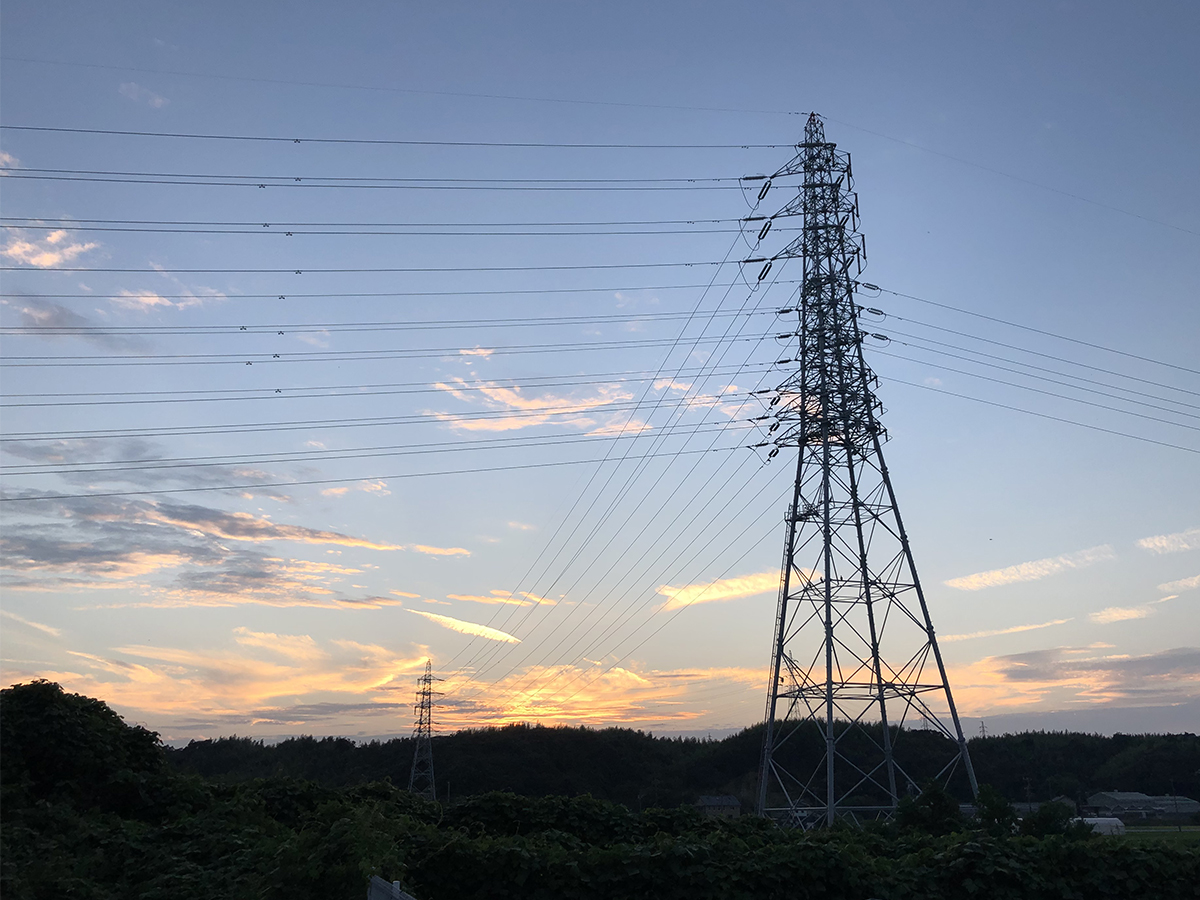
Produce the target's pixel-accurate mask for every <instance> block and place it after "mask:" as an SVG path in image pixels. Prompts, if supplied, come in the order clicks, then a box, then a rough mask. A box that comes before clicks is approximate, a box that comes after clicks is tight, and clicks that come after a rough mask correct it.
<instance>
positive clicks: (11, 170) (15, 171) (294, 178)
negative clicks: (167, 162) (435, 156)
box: [0, 166, 745, 184]
mask: <svg viewBox="0 0 1200 900" xmlns="http://www.w3.org/2000/svg"><path fill="white" fill-rule="evenodd" d="M0 172H5V173H8V174H9V175H21V174H25V173H28V172H36V173H39V174H44V175H114V176H122V177H130V178H234V179H238V180H239V181H253V182H256V183H257V182H263V181H288V182H292V183H295V182H302V183H303V182H305V181H348V182H356V181H378V182H381V183H389V182H390V183H396V184H425V183H430V184H449V183H456V182H459V183H463V184H719V183H724V182H729V181H734V182H741V181H744V180H745V179H744V177H742V176H726V177H698V178H686V177H685V178H413V177H403V178H400V177H394V176H382V175H237V174H233V173H228V172H218V173H211V172H117V171H110V170H106V169H40V168H34V167H31V166H0Z"/></svg>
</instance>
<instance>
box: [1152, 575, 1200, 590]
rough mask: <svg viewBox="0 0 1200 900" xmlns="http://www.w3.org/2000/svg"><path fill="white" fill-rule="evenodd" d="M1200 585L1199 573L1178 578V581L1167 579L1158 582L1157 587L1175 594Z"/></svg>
mask: <svg viewBox="0 0 1200 900" xmlns="http://www.w3.org/2000/svg"><path fill="white" fill-rule="evenodd" d="M1197 587H1200V575H1193V576H1191V577H1190V578H1180V579H1179V580H1178V581H1168V582H1166V583H1164V584H1160V585H1159V586H1158V589H1159V590H1160V591H1163V592H1165V593H1168V594H1175V593H1178V592H1179V591H1190V590H1191V589H1192V588H1197Z"/></svg>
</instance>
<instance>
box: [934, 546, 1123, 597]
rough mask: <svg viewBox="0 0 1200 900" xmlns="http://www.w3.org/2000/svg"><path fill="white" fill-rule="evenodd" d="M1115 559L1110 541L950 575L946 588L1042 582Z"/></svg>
mask: <svg viewBox="0 0 1200 900" xmlns="http://www.w3.org/2000/svg"><path fill="white" fill-rule="evenodd" d="M1110 559H1116V554H1115V553H1113V548H1112V547H1111V546H1109V545H1108V544H1104V545H1102V546H1100V547H1091V548H1090V549H1087V550H1080V551H1079V552H1078V553H1067V554H1064V555H1062V556H1051V557H1048V558H1046V559H1035V560H1033V561H1031V562H1023V563H1018V564H1017V565H1015V566H1008V567H1007V568H1003V569H992V570H991V571H988V572H976V573H975V574H974V575H964V576H962V577H961V578H951V579H950V580H949V581H947V582H945V584H946V586H947V587H952V588H957V589H958V590H960V591H981V590H983V589H984V588H990V587H999V586H1000V585H1004V584H1016V583H1018V582H1022V581H1040V580H1041V579H1043V578H1048V577H1050V576H1051V575H1057V574H1058V573H1059V572H1065V571H1067V570H1069V569H1083V568H1086V567H1087V566H1090V565H1094V564H1095V563H1098V562H1104V561H1105V560H1110Z"/></svg>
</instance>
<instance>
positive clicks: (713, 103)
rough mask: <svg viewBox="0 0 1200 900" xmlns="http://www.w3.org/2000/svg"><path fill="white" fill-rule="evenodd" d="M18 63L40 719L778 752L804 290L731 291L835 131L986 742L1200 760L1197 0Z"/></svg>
mask: <svg viewBox="0 0 1200 900" xmlns="http://www.w3.org/2000/svg"><path fill="white" fill-rule="evenodd" d="M3 24H4V28H3V34H2V44H0V66H2V69H0V74H2V76H3V80H2V82H0V92H2V93H0V110H2V114H3V115H2V119H0V125H3V126H4V127H3V129H0V164H2V165H3V176H4V177H3V179H2V180H0V199H2V202H3V220H2V221H0V225H2V226H3V232H4V233H3V238H2V241H0V254H2V257H3V258H2V259H0V265H2V266H3V267H4V268H3V271H0V276H2V281H0V302H2V304H3V305H2V306H0V326H2V327H3V368H2V369H0V376H2V379H3V381H2V387H3V393H4V399H3V409H2V412H3V435H2V437H3V442H2V443H0V453H2V456H0V462H2V465H3V469H2V475H3V501H2V502H0V514H2V516H3V528H4V535H3V554H4V558H3V562H4V566H5V569H4V575H3V578H4V580H3V582H2V584H3V595H2V605H0V651H2V657H3V659H2V664H3V677H4V684H5V685H7V684H12V683H15V682H18V681H26V680H29V679H32V678H49V679H52V680H55V681H58V682H60V683H62V684H63V685H64V686H65V687H67V688H68V689H70V690H73V691H79V692H82V693H85V694H89V695H92V696H97V697H101V698H103V699H105V700H107V701H109V702H110V703H112V704H113V706H114V707H115V708H116V709H117V710H118V711H120V712H121V713H122V714H123V715H124V716H126V717H127V718H128V719H130V720H131V721H136V722H139V723H143V724H146V725H148V726H149V727H151V728H153V729H155V730H157V731H159V732H161V734H162V735H163V737H164V738H165V739H170V740H176V741H178V740H186V739H188V738H192V737H202V736H204V737H208V736H215V735H222V734H233V733H237V734H250V735H258V736H264V737H278V736H281V735H287V734H299V733H304V734H340V735H349V736H360V737H363V736H383V735H394V734H407V733H408V732H409V730H410V729H411V727H412V699H413V681H414V678H415V676H416V675H417V673H418V672H419V671H421V670H423V668H424V662H425V659H426V658H431V659H432V660H433V666H434V669H435V671H436V672H437V674H439V675H440V676H441V677H442V678H444V679H445V680H444V682H443V683H442V684H441V685H440V690H441V691H442V693H443V697H442V700H441V706H440V708H439V710H438V712H437V717H436V718H437V721H438V723H439V725H438V727H439V728H440V729H443V730H448V729H453V728H461V727H468V726H478V725H486V724H496V723H502V722H511V721H541V722H543V723H570V724H589V725H608V724H621V725H628V726H631V727H637V728H642V729H647V730H652V731H654V732H656V733H681V732H688V733H691V732H694V733H705V732H711V733H723V732H724V731H726V730H729V729H734V728H740V727H743V726H746V725H750V724H753V723H754V722H756V721H758V720H760V719H761V716H762V714H763V712H762V710H763V705H764V700H765V690H766V680H767V679H766V669H767V663H768V660H769V656H770V646H769V645H770V641H771V632H772V627H773V621H772V617H773V615H774V612H775V599H776V594H777V591H778V583H779V565H780V556H781V548H782V544H783V537H784V535H783V514H784V507H785V504H786V501H785V499H784V497H785V495H786V494H787V493H788V491H789V489H790V478H791V476H792V474H793V472H794V464H793V462H792V461H790V460H788V459H787V458H785V457H784V456H781V457H778V458H776V459H773V460H772V459H768V457H767V455H766V451H765V450H764V449H762V448H758V449H755V448H752V447H750V446H749V445H752V444H755V443H758V442H761V441H763V440H765V436H764V435H763V434H762V432H761V430H760V429H759V427H758V424H757V423H756V422H754V421H753V417H755V416H758V415H761V414H762V412H763V403H762V402H761V401H760V400H759V399H758V398H757V396H756V395H754V394H753V393H752V392H754V391H756V390H762V389H764V388H769V387H771V386H773V385H775V384H777V383H778V382H779V381H780V380H781V379H782V378H783V377H785V375H786V373H787V371H788V370H787V367H786V364H784V365H781V364H779V363H778V360H780V359H781V358H784V357H785V356H786V350H787V345H786V341H781V340H777V338H776V334H777V333H779V332H780V331H781V330H786V328H787V325H786V323H785V322H784V321H783V319H781V317H780V316H779V315H778V310H780V309H784V308H787V307H788V306H789V304H790V303H791V302H792V301H793V299H794V291H795V289H796V279H797V278H799V263H798V262H793V263H791V264H790V265H787V266H779V267H777V268H776V269H775V270H773V272H772V273H771V277H770V279H768V280H767V281H765V282H763V285H761V286H760V285H759V284H758V283H757V282H756V280H755V279H756V278H757V274H758V268H759V267H758V266H755V267H753V268H752V269H751V268H747V269H746V270H745V271H744V272H743V270H742V267H741V266H739V261H740V260H743V259H746V258H748V257H753V256H757V255H762V254H761V253H760V252H759V251H760V250H765V251H769V252H773V251H774V250H776V249H778V248H780V247H782V246H783V242H785V241H788V240H790V239H791V237H794V234H791V235H790V236H789V232H788V231H787V229H788V228H796V227H798V226H799V222H798V220H794V219H793V220H790V221H787V220H781V222H780V223H778V227H777V229H776V231H775V232H774V233H772V234H771V235H770V236H768V237H766V238H764V239H763V242H762V243H761V244H760V243H759V242H758V241H757V236H758V224H757V223H755V224H754V225H751V226H743V225H742V224H741V222H740V220H741V219H742V218H743V217H745V216H748V215H760V214H764V213H766V214H770V213H771V212H774V211H775V210H776V209H778V208H779V207H780V206H782V205H783V204H784V203H785V202H787V200H788V199H790V198H791V197H792V196H794V195H795V185H794V182H791V183H780V184H778V185H774V186H773V187H772V189H771V190H770V191H769V192H768V193H767V194H766V196H765V197H763V198H761V200H760V199H759V197H758V193H759V189H760V186H761V184H762V182H760V181H755V182H739V181H738V179H739V178H740V177H741V176H745V175H759V174H764V173H770V172H773V171H775V170H776V169H778V168H779V167H780V166H782V165H783V164H784V163H786V162H787V161H788V160H789V159H790V158H791V156H792V155H793V154H794V153H795V150H794V148H793V147H792V145H793V144H794V143H795V142H796V141H797V140H799V139H800V136H801V131H802V128H803V124H804V121H805V117H806V116H807V115H808V113H809V112H810V111H812V110H815V111H817V112H819V113H821V114H822V115H823V116H824V117H825V127H826V134H827V137H828V139H829V140H831V141H835V142H837V144H838V146H839V147H840V148H841V149H844V150H847V151H849V152H850V153H851V154H852V156H853V161H854V175H855V178H856V187H857V190H858V192H859V207H860V212H861V216H862V222H861V228H862V231H863V232H864V233H865V235H866V239H867V249H868V260H869V266H868V268H867V269H866V270H865V271H864V273H863V275H862V278H863V279H864V280H865V281H866V282H869V283H871V284H872V285H877V286H878V290H864V291H863V292H862V293H860V295H859V299H860V302H862V303H864V304H866V305H867V306H869V307H871V308H872V309H874V310H878V311H879V314H876V313H870V314H868V315H867V316H866V317H865V318H864V323H865V327H866V329H867V330H868V331H869V332H873V333H876V334H880V335H885V336H886V339H880V338H871V339H869V340H868V343H867V349H866V353H867V358H868V361H869V362H870V364H871V365H872V366H873V367H874V368H875V370H876V371H877V372H878V374H879V376H880V382H881V383H880V387H879V398H880V400H881V401H882V402H883V404H884V406H885V408H886V413H885V414H884V416H883V421H884V424H885V425H886V426H887V428H888V431H889V434H890V441H889V442H888V443H887V445H886V447H885V452H886V454H887V459H888V464H889V467H890V468H891V470H892V475H893V479H894V483H895V486H896V489H897V492H898V499H899V502H900V506H901V509H902V512H903V514H904V517H905V523H906V526H907V529H908V532H909V534H910V536H911V539H912V542H913V550H914V554H915V558H916V563H917V568H918V572H919V573H920V575H921V578H922V580H923V582H924V585H925V589H926V593H927V595H928V598H929V603H930V607H931V614H932V616H933V621H934V623H935V626H936V628H937V631H938V634H939V636H940V640H941V642H942V649H943V652H944V655H945V657H946V661H947V665H948V667H949V675H950V680H951V686H952V689H953V691H954V693H955V697H956V699H957V701H958V704H959V707H960V709H961V710H962V712H963V714H964V716H965V718H966V724H967V728H968V730H969V732H970V733H972V734H973V733H976V730H977V729H978V727H979V722H980V720H982V721H983V722H984V723H985V724H986V726H987V728H988V730H989V731H999V730H1004V729H1018V728H1027V727H1039V728H1081V729H1085V730H1097V731H1107V732H1112V731H1121V730H1124V731H1143V730H1159V731H1166V730H1174V731H1180V730H1191V731H1195V730H1196V727H1197V723H1200V352H1197V347H1198V346H1200V303H1198V302H1197V300H1198V296H1197V287H1198V284H1200V279H1198V278H1197V266H1196V261H1197V259H1198V258H1200V253H1198V251H1200V167H1197V165H1196V159H1197V158H1200V98H1198V92H1197V90H1196V85H1197V84H1200V62H1198V61H1197V56H1196V53H1195V48H1194V46H1193V44H1194V36H1195V34H1196V33H1197V29H1198V28H1200V9H1198V8H1197V7H1196V6H1195V5H1194V4H1188V3H1183V2H1177V3H1156V4H1149V5H1145V4H1142V5H1136V6H1135V5H1132V4H1127V3H1115V2H1100V3H1083V2H1062V3H1055V4H1046V3H1040V2H1023V3H1022V2H1018V3H1005V4H988V5H986V6H984V5H975V4H972V5H964V4H959V3H948V2H940V3H939V2H933V3H913V2H901V3H888V4H885V3H880V2H847V3H837V4H812V3H750V4H737V5H731V4H715V3H686V4H685V3H657V4H646V3H622V2H618V3H605V4H581V3H553V4H552V3H511V4H485V3H454V2H450V3H440V4H414V3H407V2H388V3H358V4H350V5H336V4H320V3H311V2H306V3H289V4H283V3H259V4H245V3H242V4H233V3H222V2H216V3H205V4H191V5H183V4H162V3H149V2H144V3H139V2H122V3H118V4H94V3H82V2H61V3H54V4H47V3H35V2H29V0H11V2H7V3H6V4H5V7H4V23H3ZM39 128H41V129H51V130H37V129H39ZM53 129H68V130H53ZM69 129H76V130H74V131H72V130H69ZM97 132H108V133H97ZM114 132H122V133H121V134H117V133H114ZM268 138H270V140H267V139H268Z"/></svg>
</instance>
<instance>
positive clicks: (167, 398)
mask: <svg viewBox="0 0 1200 900" xmlns="http://www.w3.org/2000/svg"><path fill="white" fill-rule="evenodd" d="M770 365H771V363H755V364H752V365H751V366H748V368H755V367H762V366H770ZM681 371H683V372H686V373H688V374H685V375H683V376H682V377H691V371H692V370H681ZM697 371H698V370H697ZM735 371H736V370H734V369H732V368H730V369H726V370H722V371H721V372H716V373H713V374H715V375H732V374H734V373H735ZM656 377H657V374H656V373H655V372H652V371H650V370H642V371H630V370H626V371H622V372H593V373H590V374H585V375H578V376H574V377H571V376H558V375H531V376H527V377H520V378H517V377H514V378H495V379H488V380H487V382H486V383H475V384H465V383H462V384H460V383H457V382H455V384H454V389H455V390H456V391H461V392H471V391H487V390H491V389H494V388H518V389H519V388H523V387H536V388H545V387H579V386H583V385H593V384H625V383H629V382H638V381H647V380H655V379H656ZM554 379H560V380H554ZM580 379H582V380H580ZM385 389H386V390H385ZM296 391H343V392H344V393H326V394H299V393H294V392H296ZM444 392H445V389H444V388H439V387H433V386H430V384H429V382H428V381H401V382H383V383H379V384H340V385H308V386H304V387H291V388H227V389H223V390H222V389H212V390H203V389H201V390H186V391H92V392H63V393H39V392H31V393H8V394H6V395H5V396H7V397H33V398H47V397H88V398H93V397H136V398H140V399H135V400H90V399H89V400H80V401H70V402H63V403H45V404H42V403H0V406H4V407H22V406H91V405H98V406H103V405H111V404H143V403H193V402H196V403H198V402H209V401H224V400H286V399H320V398H324V397H370V396H377V395H380V394H392V393H400V394H406V393H416V394H425V393H438V394H440V393H444ZM195 394H201V395H204V396H199V397H197V396H191V395H195ZM212 395H216V396H212ZM150 398H153V399H150Z"/></svg>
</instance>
